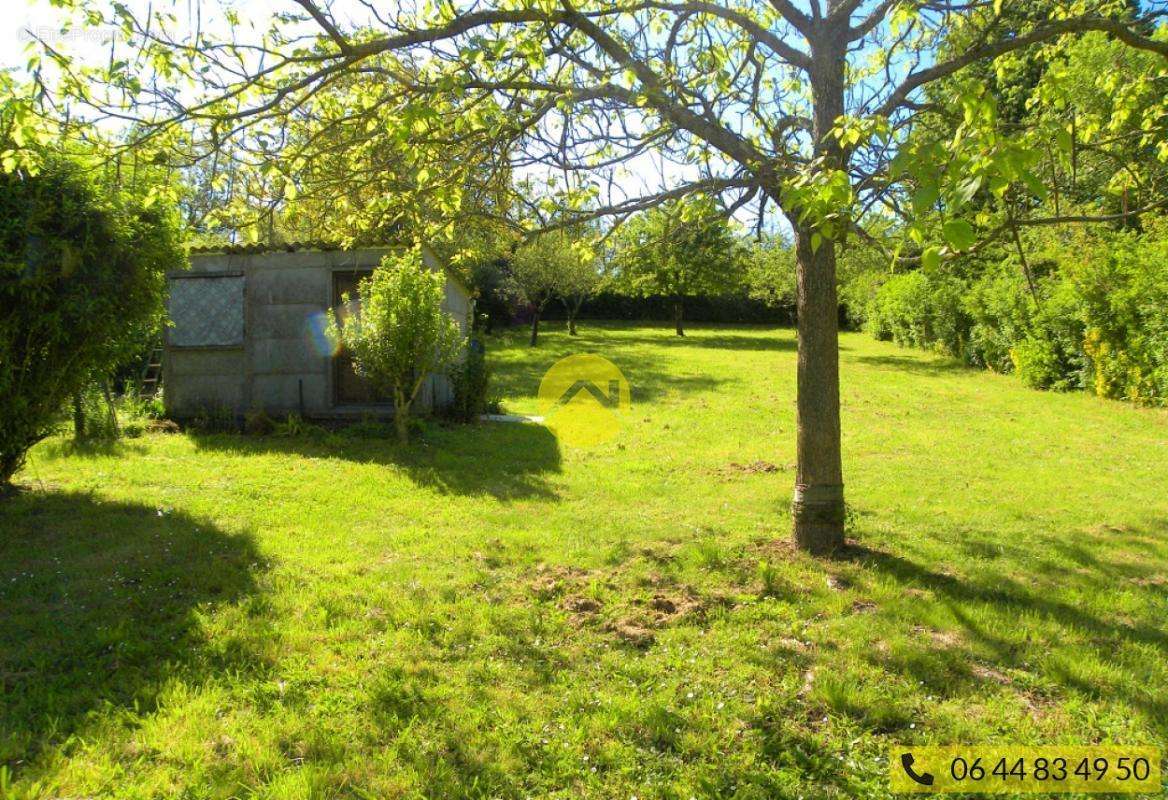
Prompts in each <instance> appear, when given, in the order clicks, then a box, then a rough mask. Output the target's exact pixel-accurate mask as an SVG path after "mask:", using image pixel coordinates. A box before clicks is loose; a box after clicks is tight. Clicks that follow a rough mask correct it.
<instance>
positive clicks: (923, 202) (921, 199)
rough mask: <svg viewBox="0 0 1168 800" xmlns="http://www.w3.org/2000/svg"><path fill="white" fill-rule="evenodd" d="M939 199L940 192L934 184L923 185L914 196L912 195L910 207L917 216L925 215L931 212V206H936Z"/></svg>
mask: <svg viewBox="0 0 1168 800" xmlns="http://www.w3.org/2000/svg"><path fill="white" fill-rule="evenodd" d="M940 197H941V190H940V188H938V186H937V184H935V183H923V184H921V187H920V188H919V189H917V191H916V194H914V195H913V199H912V206H913V211H914V212H916V213H917V214H925V213H927V212H928V211H930V210H932V208H933V206H935V205H936V204H937V200H938V199H939V198H940Z"/></svg>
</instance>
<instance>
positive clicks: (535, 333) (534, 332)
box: [530, 307, 541, 347]
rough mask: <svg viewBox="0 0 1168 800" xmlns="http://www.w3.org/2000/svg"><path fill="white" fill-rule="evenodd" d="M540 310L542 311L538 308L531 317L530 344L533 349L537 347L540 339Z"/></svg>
mask: <svg viewBox="0 0 1168 800" xmlns="http://www.w3.org/2000/svg"><path fill="white" fill-rule="evenodd" d="M540 310H541V309H539V308H538V307H537V308H536V309H535V310H534V311H533V313H532V315H531V342H530V344H531V346H532V347H535V342H536V340H537V339H538V338H539V314H540Z"/></svg>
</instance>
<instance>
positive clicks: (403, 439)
mask: <svg viewBox="0 0 1168 800" xmlns="http://www.w3.org/2000/svg"><path fill="white" fill-rule="evenodd" d="M393 428H394V430H395V431H397V440H398V442H399V443H400V444H409V441H410V404H409V403H407V402H406V401H405V398H404V397H403V396H402V394H401V393H400V392H399V393H398V395H397V397H396V398H394V402H393Z"/></svg>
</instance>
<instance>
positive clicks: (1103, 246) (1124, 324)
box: [851, 220, 1168, 405]
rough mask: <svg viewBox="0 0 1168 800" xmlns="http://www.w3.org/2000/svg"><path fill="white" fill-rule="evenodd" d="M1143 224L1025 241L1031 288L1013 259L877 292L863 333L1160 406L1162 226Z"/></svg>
mask: <svg viewBox="0 0 1168 800" xmlns="http://www.w3.org/2000/svg"><path fill="white" fill-rule="evenodd" d="M1146 224H1147V228H1146V229H1145V230H1144V231H1143V232H1142V233H1137V232H1133V231H1107V230H1098V229H1096V230H1044V231H1032V232H1028V233H1027V235H1026V239H1025V246H1026V249H1027V251H1028V253H1029V256H1028V267H1029V269H1030V281H1033V289H1032V288H1031V284H1030V281H1028V280H1027V277H1026V273H1025V271H1024V269H1023V266H1022V264H1021V263H1020V261H1019V259H1018V258H1017V256H1016V255H1014V254H1012V253H1010V252H1009V251H1008V250H1007V251H999V252H998V253H997V254H996V255H986V256H985V257H984V259H963V260H960V261H958V262H956V263H950V264H946V265H944V266H943V268H942V269H940V270H937V271H936V272H934V273H926V272H925V271H924V270H918V271H916V272H911V273H907V274H901V275H895V276H893V277H891V278H889V279H887V280H885V281H884V282H883V283H882V284H881V285H880V287H879V289H877V290H876V291H875V292H874V293H872V295H871V299H870V301H869V302H868V304H867V307H866V309H865V316H866V321H865V327H866V329H867V330H868V331H869V332H870V333H872V335H874V336H876V337H877V338H881V339H889V340H892V341H894V342H896V343H898V344H901V345H906V346H912V347H924V348H929V349H936V350H941V351H943V352H946V353H949V354H951V355H954V356H957V357H959V358H962V359H963V360H965V361H967V362H969V363H971V364H975V365H978V366H984V367H987V368H989V369H992V370H995V371H997V372H1017V373H1018V376H1019V378H1020V379H1021V380H1022V381H1024V382H1025V383H1026V384H1027V385H1028V386H1032V387H1035V388H1040V389H1055V390H1069V389H1089V390H1092V391H1094V392H1095V393H1096V394H1098V395H1100V396H1102V397H1113V398H1120V399H1125V400H1130V401H1133V402H1137V403H1143V404H1154V405H1164V404H1165V403H1168V314H1166V313H1165V309H1166V308H1168V221H1166V220H1149V221H1148V222H1147V223H1146ZM962 272H964V273H966V274H967V275H968V276H969V277H963V276H962V274H961V273H962ZM851 280H857V278H856V276H852V278H851ZM871 280H874V277H869V281H871Z"/></svg>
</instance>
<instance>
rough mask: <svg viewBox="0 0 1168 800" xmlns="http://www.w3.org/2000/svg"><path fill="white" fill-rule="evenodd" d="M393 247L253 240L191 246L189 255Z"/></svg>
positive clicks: (385, 246)
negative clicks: (245, 242) (241, 242)
mask: <svg viewBox="0 0 1168 800" xmlns="http://www.w3.org/2000/svg"><path fill="white" fill-rule="evenodd" d="M393 247H395V245H392V244H374V245H355V246H353V247H344V246H343V245H341V244H339V243H337V242H325V241H309V242H283V243H282V244H267V243H265V242H253V243H249V244H221V245H220V244H215V245H203V246H200V247H192V248H191V255H206V254H209V253H223V254H224V255H254V254H256V253H297V252H300V251H302V250H324V251H328V250H381V249H386V250H388V249H391V248H393Z"/></svg>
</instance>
